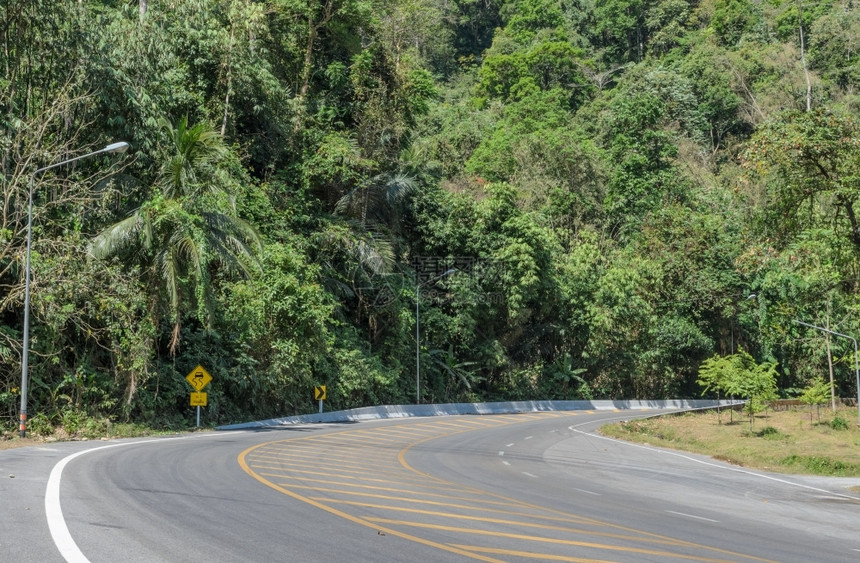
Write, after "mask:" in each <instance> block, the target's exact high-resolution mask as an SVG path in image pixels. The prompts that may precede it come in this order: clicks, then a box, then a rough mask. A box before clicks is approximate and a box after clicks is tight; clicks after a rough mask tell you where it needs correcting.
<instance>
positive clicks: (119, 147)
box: [102, 141, 128, 153]
mask: <svg viewBox="0 0 860 563" xmlns="http://www.w3.org/2000/svg"><path fill="white" fill-rule="evenodd" d="M127 150H128V143H126V142H125V141H119V142H118V143H111V144H110V145H108V146H106V147H105V148H103V149H102V152H117V153H123V152H125V151H127Z"/></svg>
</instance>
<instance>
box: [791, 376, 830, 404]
mask: <svg viewBox="0 0 860 563" xmlns="http://www.w3.org/2000/svg"><path fill="white" fill-rule="evenodd" d="M797 398H798V399H799V400H800V402H802V403H803V404H805V405H820V404H822V403H826V402H827V401H828V400H830V384H829V383H827V382H825V381H824V379H822V378H821V377H816V378H815V379H813V380H812V381H811V382H810V384H809V386H808V387H806V389H804V390H803V393H801V394H800V396H798V397H797Z"/></svg>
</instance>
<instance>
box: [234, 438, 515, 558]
mask: <svg viewBox="0 0 860 563" xmlns="http://www.w3.org/2000/svg"><path fill="white" fill-rule="evenodd" d="M256 447H257V446H252V447H250V448H248V449H247V450H245V451H243V452H242V453H240V454H239V458H238V462H239V466H240V467H241V468H242V469H243V470H244V471H245V473H247V474H248V475H250V476H251V477H253V478H254V479H256V480H257V481H259V482H260V483H263V484H264V485H266V486H267V487H270V488H272V489H274V490H276V491H279V492H281V493H283V494H285V495H287V496H289V497H292V498H294V499H296V500H299V501H301V502H304V503H307V504H310V505H311V506H315V507H317V508H319V509H320V510H324V511H326V512H328V513H329V514H334V515H335V516H339V517H341V518H345V519H346V520H349V521H350V522H354V523H356V524H360V525H362V526H366V527H368V528H373V529H375V530H377V532H384V533H386V534H391V535H392V536H396V537H399V538H403V539H406V540H410V541H414V542H416V543H420V544H422V545H427V546H430V547H435V548H438V549H441V550H444V551H448V552H451V553H456V554H457V555H463V556H464V557H469V558H472V559H477V560H479V561H488V562H490V563H504V562H503V561H501V560H499V559H493V558H491V557H486V556H482V555H478V554H476V553H471V552H469V551H465V550H461V549H459V548H456V547H453V546H450V545H445V544H442V543H438V542H434V541H432V540H428V539H425V538H421V537H418V536H413V535H410V534H405V533H403V532H400V531H398V530H392V529H390V528H381V529H380V527H379V526H378V525H377V524H373V523H372V522H368V521H367V520H365V519H363V518H359V517H357V516H353V515H352V514H348V513H346V512H343V511H341V510H337V509H336V508H332V507H330V506H326V505H324V504H321V503H319V502H317V501H315V500H312V499H310V498H307V497H304V496H302V495H300V494H298V493H295V492H293V491H290V490H289V489H285V488H284V487H281V486H279V485H275V484H274V483H272V482H270V481H267V480H266V479H263V478H262V477H260V476H259V475H257V474H256V473H254V471H252V470H251V468H250V467H248V464H247V463H245V456H246V455H247V454H248V453H250V452H252V451H253V450H254V449H255V448H256Z"/></svg>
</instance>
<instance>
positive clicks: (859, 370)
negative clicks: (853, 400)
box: [794, 319, 860, 425]
mask: <svg viewBox="0 0 860 563" xmlns="http://www.w3.org/2000/svg"><path fill="white" fill-rule="evenodd" d="M794 322H795V323H797V324H799V325H803V326H808V327H809V328H814V329H816V330H820V331H822V332H827V333H830V334H832V335H834V336H841V337H842V338H847V339H849V340H851V342H853V343H854V377H855V379H856V380H857V424H858V425H860V361H858V360H857V340H856V339H855V338H854V337H853V336H848V335H847V334H842V333H841V332H836V331H833V330H830V329H827V328H824V327H820V326H815V325H811V324H809V323H805V322H803V321H798V320H797V319H795V320H794Z"/></svg>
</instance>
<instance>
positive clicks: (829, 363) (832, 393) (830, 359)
mask: <svg viewBox="0 0 860 563" xmlns="http://www.w3.org/2000/svg"><path fill="white" fill-rule="evenodd" d="M826 328H827V330H830V299H828V300H827V326H826ZM824 341H825V342H826V343H827V366H828V367H829V368H830V404H831V408H832V409H833V412H836V388H835V387H834V385H833V354H831V353H830V333H829V332H825V333H824ZM820 419H821V415H820V414H819V420H820Z"/></svg>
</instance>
